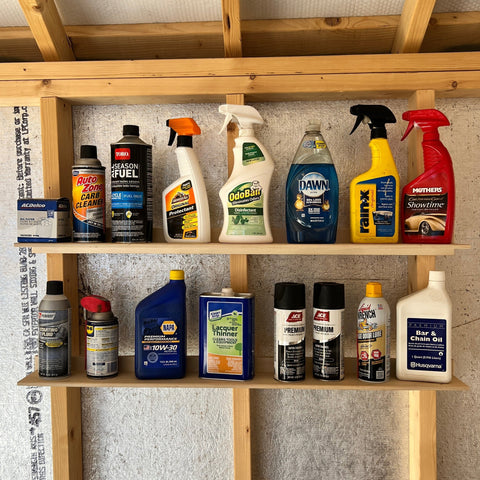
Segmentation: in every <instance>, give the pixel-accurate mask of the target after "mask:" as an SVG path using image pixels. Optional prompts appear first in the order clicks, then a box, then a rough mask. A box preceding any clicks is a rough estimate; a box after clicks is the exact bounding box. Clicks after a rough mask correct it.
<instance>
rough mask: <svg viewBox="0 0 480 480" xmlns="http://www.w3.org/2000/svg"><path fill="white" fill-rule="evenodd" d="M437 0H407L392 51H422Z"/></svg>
mask: <svg viewBox="0 0 480 480" xmlns="http://www.w3.org/2000/svg"><path fill="white" fill-rule="evenodd" d="M434 6H435V0H405V3H404V4H403V10H402V15H401V17H400V25H399V26H398V29H397V34H396V36H395V40H394V42H393V47H392V53H417V52H419V51H420V47H421V46H422V42H423V39H424V37H425V32H426V31H427V27H428V22H429V21H430V18H431V16H432V12H433V7H434Z"/></svg>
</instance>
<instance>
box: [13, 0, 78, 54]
mask: <svg viewBox="0 0 480 480" xmlns="http://www.w3.org/2000/svg"><path fill="white" fill-rule="evenodd" d="M18 1H19V3H20V6H21V7H22V10H23V13H24V15H25V18H26V19H27V22H28V25H29V26H30V29H31V31H32V34H33V37H34V38H35V41H36V42H37V45H38V48H39V50H40V52H41V54H42V56H43V59H44V60H45V61H46V62H55V61H69V60H75V55H74V53H73V50H72V46H71V45H70V41H69V39H68V37H67V34H66V32H65V28H64V26H63V24H62V21H61V19H60V15H59V14H58V10H57V7H56V5H55V2H54V1H53V0H18Z"/></svg>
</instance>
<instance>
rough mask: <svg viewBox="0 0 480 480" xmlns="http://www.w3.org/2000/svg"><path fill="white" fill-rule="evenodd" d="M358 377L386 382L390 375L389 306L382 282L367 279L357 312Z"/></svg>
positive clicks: (370, 380)
mask: <svg viewBox="0 0 480 480" xmlns="http://www.w3.org/2000/svg"><path fill="white" fill-rule="evenodd" d="M357 361H358V378H359V379H360V380H365V381H367V382H386V381H387V380H388V379H389V378H390V307H389V306H388V303H387V302H386V301H385V299H384V298H383V297H382V285H381V284H380V283H378V282H369V283H367V287H366V295H365V297H364V298H363V300H362V301H361V302H360V305H359V307H358V312H357Z"/></svg>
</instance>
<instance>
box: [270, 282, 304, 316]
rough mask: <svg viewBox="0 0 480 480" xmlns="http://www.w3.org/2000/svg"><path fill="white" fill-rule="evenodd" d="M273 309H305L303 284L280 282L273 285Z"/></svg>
mask: <svg viewBox="0 0 480 480" xmlns="http://www.w3.org/2000/svg"><path fill="white" fill-rule="evenodd" d="M274 306H275V308H279V309H282V310H296V309H304V308H305V284H304V283H295V282H280V283H276V284H275V300H274Z"/></svg>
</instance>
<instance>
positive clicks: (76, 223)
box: [72, 145, 105, 242]
mask: <svg viewBox="0 0 480 480" xmlns="http://www.w3.org/2000/svg"><path fill="white" fill-rule="evenodd" d="M72 210H73V241H74V242H104V241H105V167H102V164H101V163H100V160H98V159H97V147H96V146H94V145H82V146H81V147H80V159H79V160H78V161H76V162H75V165H73V167H72Z"/></svg>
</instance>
